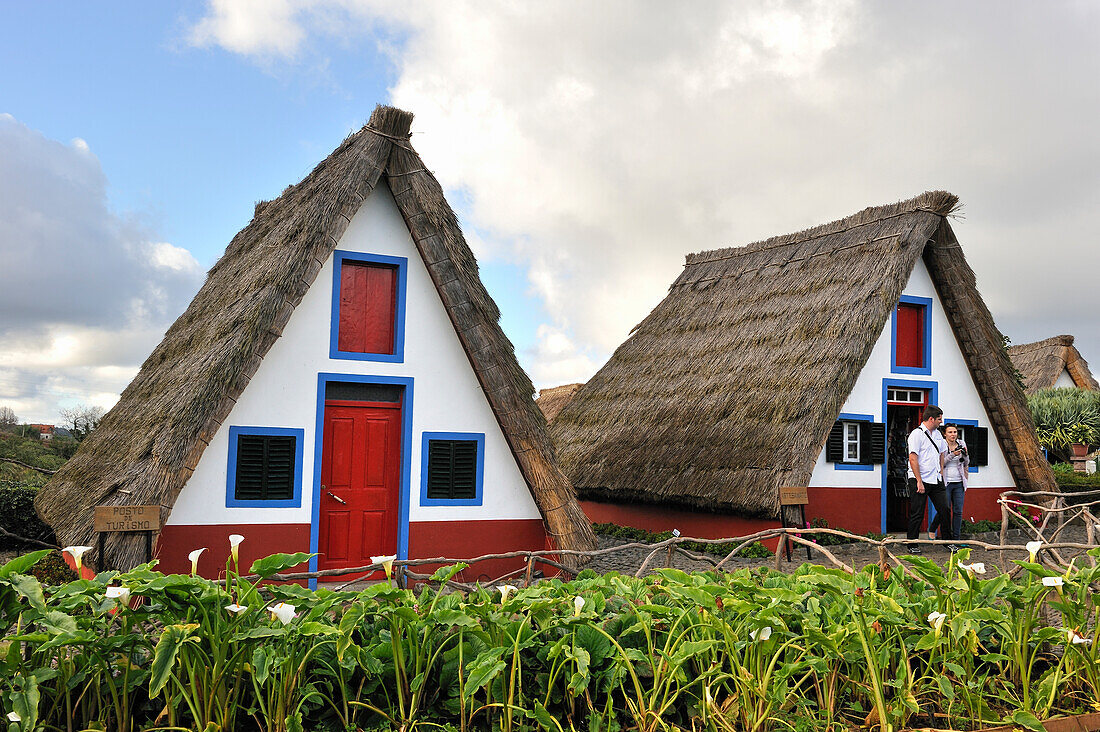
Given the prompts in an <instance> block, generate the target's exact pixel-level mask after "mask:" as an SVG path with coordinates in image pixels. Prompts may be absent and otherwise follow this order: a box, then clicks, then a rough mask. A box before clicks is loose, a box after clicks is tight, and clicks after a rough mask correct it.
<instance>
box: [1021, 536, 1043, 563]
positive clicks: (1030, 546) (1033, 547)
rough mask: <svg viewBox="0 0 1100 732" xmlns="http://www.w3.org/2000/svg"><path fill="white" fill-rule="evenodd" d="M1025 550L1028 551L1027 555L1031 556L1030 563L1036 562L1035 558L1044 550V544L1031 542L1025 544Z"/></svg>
mask: <svg viewBox="0 0 1100 732" xmlns="http://www.w3.org/2000/svg"><path fill="white" fill-rule="evenodd" d="M1024 548H1025V549H1027V553H1028V554H1030V555H1031V559H1030V561H1032V562H1034V561H1035V557H1037V556H1038V555H1039V550H1040V549H1042V548H1043V542H1041V541H1029V542H1028V543H1026V544H1024Z"/></svg>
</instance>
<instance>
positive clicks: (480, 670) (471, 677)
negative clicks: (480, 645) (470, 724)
mask: <svg viewBox="0 0 1100 732" xmlns="http://www.w3.org/2000/svg"><path fill="white" fill-rule="evenodd" d="M505 650H506V649H504V648H493V649H491V650H488V651H484V652H483V653H479V654H478V656H477V658H475V659H474V660H473V662H472V663H471V664H470V665H469V667H468V668H467V670H466V674H467V675H466V684H465V685H464V686H463V689H462V691H463V693H464V694H465V695H466V696H472V695H473V693H474V692H475V691H477V690H478V689H480V688H481V687H483V686H486V685H487V684H488V683H489V682H490V681H492V680H493V679H495V678H496V677H497V675H498V674H499V673H500V672H501V671H503V670H504V667H505V663H504V661H502V660H500V657H501V656H502V655H503V654H504V651H505Z"/></svg>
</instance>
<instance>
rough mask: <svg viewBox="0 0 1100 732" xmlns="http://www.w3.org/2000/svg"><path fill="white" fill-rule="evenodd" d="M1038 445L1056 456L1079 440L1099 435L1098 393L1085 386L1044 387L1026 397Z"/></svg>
mask: <svg viewBox="0 0 1100 732" xmlns="http://www.w3.org/2000/svg"><path fill="white" fill-rule="evenodd" d="M1027 405H1028V407H1029V408H1030V409H1031V418H1032V419H1033V420H1035V432H1036V434H1037V435H1038V437H1039V444H1041V445H1042V446H1043V447H1045V448H1047V450H1048V451H1050V452H1051V453H1053V455H1055V456H1057V457H1063V458H1064V457H1065V456H1066V455H1065V451H1066V450H1067V449H1068V448H1069V446H1070V445H1071V444H1072V443H1073V442H1075V441H1078V440H1081V439H1084V440H1085V441H1086V442H1089V443H1095V442H1097V440H1098V438H1100V392H1095V391H1086V390H1085V389H1075V388H1074V389H1070V388H1060V389H1043V390H1042V391H1038V392H1036V393H1034V394H1032V395H1031V396H1029V397H1028V399H1027Z"/></svg>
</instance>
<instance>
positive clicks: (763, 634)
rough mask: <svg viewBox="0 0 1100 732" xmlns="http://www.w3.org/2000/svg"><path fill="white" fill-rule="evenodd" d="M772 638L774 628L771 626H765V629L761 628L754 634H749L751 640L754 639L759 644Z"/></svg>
mask: <svg viewBox="0 0 1100 732" xmlns="http://www.w3.org/2000/svg"><path fill="white" fill-rule="evenodd" d="M771 637H772V628H771V626H770V625H765V626H764V627H763V628H760V629H759V630H754V631H753V632H751V633H749V638H752V639H753V640H754V641H756V642H757V643H763V642H764V641H766V640H767V639H768V638H771Z"/></svg>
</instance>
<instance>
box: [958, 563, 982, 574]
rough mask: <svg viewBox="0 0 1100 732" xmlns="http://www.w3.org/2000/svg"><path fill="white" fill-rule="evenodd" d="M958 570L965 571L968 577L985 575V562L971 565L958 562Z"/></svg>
mask: <svg viewBox="0 0 1100 732" xmlns="http://www.w3.org/2000/svg"><path fill="white" fill-rule="evenodd" d="M959 569H962V570H965V571H966V573H967V574H970V575H975V574H985V562H974V563H973V564H964V563H963V562H959Z"/></svg>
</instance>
